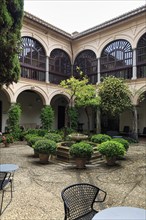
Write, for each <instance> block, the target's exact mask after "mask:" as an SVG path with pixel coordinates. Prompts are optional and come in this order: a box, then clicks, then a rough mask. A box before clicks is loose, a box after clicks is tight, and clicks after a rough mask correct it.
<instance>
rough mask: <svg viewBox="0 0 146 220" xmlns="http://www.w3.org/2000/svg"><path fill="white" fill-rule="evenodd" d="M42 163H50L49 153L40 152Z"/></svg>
mask: <svg viewBox="0 0 146 220" xmlns="http://www.w3.org/2000/svg"><path fill="white" fill-rule="evenodd" d="M39 158H40V163H42V164H46V163H48V159H49V154H43V153H39Z"/></svg>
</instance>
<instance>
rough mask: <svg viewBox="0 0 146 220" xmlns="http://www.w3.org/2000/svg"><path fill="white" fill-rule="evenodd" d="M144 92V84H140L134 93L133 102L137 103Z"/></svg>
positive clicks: (145, 89) (145, 90)
mask: <svg viewBox="0 0 146 220" xmlns="http://www.w3.org/2000/svg"><path fill="white" fill-rule="evenodd" d="M145 92H146V85H144V86H142V87H141V88H140V89H138V90H137V91H136V93H135V96H134V104H135V105H138V104H139V100H140V97H141V95H142V94H144V93H145Z"/></svg>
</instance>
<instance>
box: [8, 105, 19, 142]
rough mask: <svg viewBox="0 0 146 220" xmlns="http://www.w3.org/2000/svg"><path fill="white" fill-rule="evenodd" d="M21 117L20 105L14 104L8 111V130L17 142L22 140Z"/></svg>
mask: <svg viewBox="0 0 146 220" xmlns="http://www.w3.org/2000/svg"><path fill="white" fill-rule="evenodd" d="M20 117H21V107H20V105H19V104H12V105H11V107H10V109H9V111H8V130H9V132H10V133H11V134H12V136H13V137H14V139H15V140H17V139H19V138H20V133H21V130H20V124H19V123H20Z"/></svg>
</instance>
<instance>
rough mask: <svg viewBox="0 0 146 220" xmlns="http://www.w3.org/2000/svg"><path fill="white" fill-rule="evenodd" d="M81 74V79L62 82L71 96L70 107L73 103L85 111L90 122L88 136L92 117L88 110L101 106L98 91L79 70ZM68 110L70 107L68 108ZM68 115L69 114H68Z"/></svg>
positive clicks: (73, 78)
mask: <svg viewBox="0 0 146 220" xmlns="http://www.w3.org/2000/svg"><path fill="white" fill-rule="evenodd" d="M77 70H78V72H79V73H80V79H76V78H75V77H73V76H72V77H71V78H70V79H67V80H64V81H62V82H61V86H63V87H64V88H65V89H67V91H68V93H69V94H70V97H71V98H70V103H69V104H70V105H71V106H73V101H74V102H75V105H76V106H77V107H83V108H84V109H85V112H86V115H87V120H88V134H89V133H90V117H89V113H88V109H89V107H90V108H93V107H97V106H98V105H99V104H100V98H99V97H98V96H97V94H96V89H95V87H94V86H93V85H89V84H88V82H89V80H88V78H87V77H86V76H84V74H83V72H82V71H80V69H79V68H77ZM67 108H68V106H67ZM66 115H67V114H66Z"/></svg>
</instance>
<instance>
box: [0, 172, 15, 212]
mask: <svg viewBox="0 0 146 220" xmlns="http://www.w3.org/2000/svg"><path fill="white" fill-rule="evenodd" d="M9 185H10V189H11V190H10V193H11V197H10V200H9V202H8V203H7V205H6V206H5V208H4V209H3V210H2V208H3V200H4V195H5V191H6V190H7V187H8V186H9ZM0 191H1V194H2V198H1V206H0V215H2V213H3V212H4V210H5V209H6V208H7V207H8V205H9V204H10V203H11V201H12V196H13V195H12V178H11V173H9V172H0Z"/></svg>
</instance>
